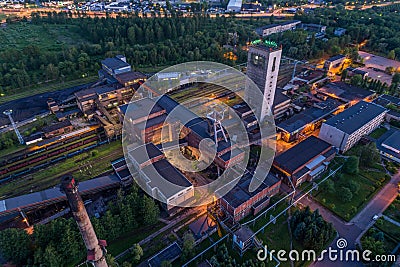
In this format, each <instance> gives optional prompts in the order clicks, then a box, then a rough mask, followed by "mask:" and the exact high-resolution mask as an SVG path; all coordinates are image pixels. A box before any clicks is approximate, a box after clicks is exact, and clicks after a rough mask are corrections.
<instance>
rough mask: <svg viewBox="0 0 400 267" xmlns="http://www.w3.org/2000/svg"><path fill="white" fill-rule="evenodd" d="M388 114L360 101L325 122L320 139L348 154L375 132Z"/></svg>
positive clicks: (380, 108) (381, 108)
mask: <svg viewBox="0 0 400 267" xmlns="http://www.w3.org/2000/svg"><path fill="white" fill-rule="evenodd" d="M386 112H387V110H386V109H385V108H383V107H381V106H379V105H377V104H374V103H368V102H365V101H360V102H358V103H357V104H356V105H354V106H352V107H350V108H348V109H346V110H345V111H343V112H341V113H339V114H338V115H336V116H334V117H332V118H330V119H328V120H327V121H326V122H324V123H323V124H322V126H321V131H320V132H319V135H318V137H319V138H321V139H322V140H324V141H326V142H328V143H330V144H331V145H333V146H335V147H337V148H338V149H339V151H341V152H346V151H347V150H349V149H350V148H351V147H353V146H354V145H355V144H356V143H357V142H358V141H359V140H360V139H361V138H362V137H363V136H365V135H368V134H370V133H371V132H372V131H373V130H375V129H376V128H377V127H378V126H379V125H380V124H381V123H382V122H383V120H384V119H385V114H386Z"/></svg>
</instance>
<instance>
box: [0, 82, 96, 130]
mask: <svg viewBox="0 0 400 267" xmlns="http://www.w3.org/2000/svg"><path fill="white" fill-rule="evenodd" d="M92 84H93V83H89V84H82V85H79V86H75V87H71V88H67V89H63V90H59V91H55V92H48V93H43V94H38V95H33V96H29V97H25V98H22V99H17V100H13V101H10V102H7V103H5V104H2V105H0V127H1V126H3V125H8V124H10V121H9V120H8V117H7V116H5V115H3V111H4V110H8V109H12V110H13V119H14V120H15V121H16V122H18V121H23V120H26V119H29V118H32V117H34V116H36V115H39V114H41V113H44V112H46V111H48V107H47V100H48V99H49V98H53V99H55V100H56V101H60V100H63V99H66V98H68V97H69V96H70V95H72V94H73V93H75V92H76V91H79V90H82V89H84V88H87V87H89V86H90V85H92Z"/></svg>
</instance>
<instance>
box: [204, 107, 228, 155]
mask: <svg viewBox="0 0 400 267" xmlns="http://www.w3.org/2000/svg"><path fill="white" fill-rule="evenodd" d="M224 115H225V109H222V110H221V111H217V109H216V107H213V108H212V109H211V112H209V113H207V118H208V119H210V120H211V121H212V124H213V130H214V141H215V149H217V147H218V133H222V137H223V138H224V141H225V142H228V139H227V138H226V135H225V131H224V128H223V127H222V123H221V121H222V120H223V119H224Z"/></svg>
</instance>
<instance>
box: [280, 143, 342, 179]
mask: <svg viewBox="0 0 400 267" xmlns="http://www.w3.org/2000/svg"><path fill="white" fill-rule="evenodd" d="M335 154H336V149H335V148H334V147H333V146H332V145H330V144H329V143H328V142H325V141H323V140H321V139H319V138H317V137H315V136H310V137H308V138H307V139H305V140H303V141H302V142H300V143H298V144H297V145H295V146H293V147H292V148H290V149H288V150H287V151H285V152H283V153H282V154H280V155H279V156H277V157H275V159H274V163H273V169H274V170H275V171H276V172H277V173H278V174H279V176H280V177H282V178H284V179H283V181H284V182H286V183H288V184H290V182H289V181H288V180H287V179H286V178H289V179H290V181H291V183H292V184H293V186H295V187H297V186H299V185H300V184H301V183H303V182H305V181H312V180H314V179H315V178H317V177H318V176H319V175H320V174H321V173H323V172H324V171H325V170H326V169H327V166H328V164H329V163H330V161H331V160H332V159H333V158H334V157H335Z"/></svg>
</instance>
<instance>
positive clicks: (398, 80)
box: [392, 72, 400, 84]
mask: <svg viewBox="0 0 400 267" xmlns="http://www.w3.org/2000/svg"><path fill="white" fill-rule="evenodd" d="M392 83H396V84H398V83H400V73H398V72H396V73H395V74H394V75H393V76H392Z"/></svg>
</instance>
